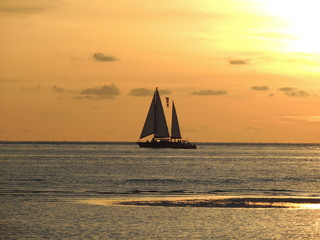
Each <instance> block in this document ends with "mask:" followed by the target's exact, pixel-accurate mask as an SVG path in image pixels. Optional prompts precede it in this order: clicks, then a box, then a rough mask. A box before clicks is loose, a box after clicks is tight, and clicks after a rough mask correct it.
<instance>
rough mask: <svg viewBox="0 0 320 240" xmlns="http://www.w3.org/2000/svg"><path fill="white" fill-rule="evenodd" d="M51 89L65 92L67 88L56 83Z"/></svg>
mask: <svg viewBox="0 0 320 240" xmlns="http://www.w3.org/2000/svg"><path fill="white" fill-rule="evenodd" d="M51 89H52V91H54V92H58V93H63V92H65V89H64V88H62V87H58V86H56V85H54V86H52V88H51Z"/></svg>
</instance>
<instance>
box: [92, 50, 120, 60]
mask: <svg viewBox="0 0 320 240" xmlns="http://www.w3.org/2000/svg"><path fill="white" fill-rule="evenodd" d="M93 59H94V60H95V61H98V62H114V61H118V60H119V59H118V58H116V57H115V56H111V55H106V54H104V53H101V52H99V53H94V54H93Z"/></svg>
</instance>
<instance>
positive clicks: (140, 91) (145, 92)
mask: <svg viewBox="0 0 320 240" xmlns="http://www.w3.org/2000/svg"><path fill="white" fill-rule="evenodd" d="M153 92H154V90H151V89H147V88H134V89H132V90H131V91H130V93H129V96H134V97H145V96H152V95H153Z"/></svg>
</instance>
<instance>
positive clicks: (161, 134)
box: [154, 89, 170, 138]
mask: <svg viewBox="0 0 320 240" xmlns="http://www.w3.org/2000/svg"><path fill="white" fill-rule="evenodd" d="M155 96H156V121H155V122H156V123H155V132H154V137H155V138H167V137H170V135H169V131H168V126H167V121H166V117H165V115H164V111H163V107H162V104H161V99H160V95H159V92H158V89H156V92H155Z"/></svg>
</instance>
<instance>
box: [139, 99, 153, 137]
mask: <svg viewBox="0 0 320 240" xmlns="http://www.w3.org/2000/svg"><path fill="white" fill-rule="evenodd" d="M155 109H156V94H155V93H154V95H153V98H152V102H151V105H150V108H149V112H148V115H147V118H146V121H145V123H144V126H143V129H142V132H141V135H140V138H144V137H147V136H149V135H151V134H153V133H154V129H155V126H154V125H155V115H156V113H155Z"/></svg>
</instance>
